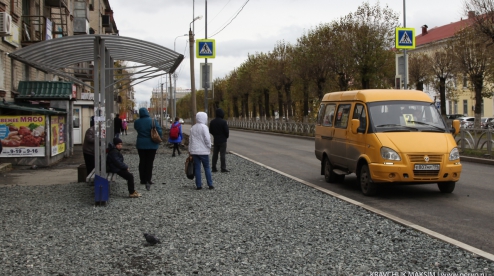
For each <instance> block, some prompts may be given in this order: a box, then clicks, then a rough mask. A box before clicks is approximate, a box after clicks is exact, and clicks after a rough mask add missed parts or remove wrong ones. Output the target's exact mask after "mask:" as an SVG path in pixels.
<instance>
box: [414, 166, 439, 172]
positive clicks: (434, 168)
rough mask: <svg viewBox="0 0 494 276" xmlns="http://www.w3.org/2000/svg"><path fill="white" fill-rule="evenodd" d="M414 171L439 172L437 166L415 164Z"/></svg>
mask: <svg viewBox="0 0 494 276" xmlns="http://www.w3.org/2000/svg"><path fill="white" fill-rule="evenodd" d="M415 170H416V171H439V164H435V165H433V164H415Z"/></svg>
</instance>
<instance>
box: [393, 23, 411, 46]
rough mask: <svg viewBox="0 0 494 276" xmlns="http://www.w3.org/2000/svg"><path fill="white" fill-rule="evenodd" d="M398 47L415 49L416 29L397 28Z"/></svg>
mask: <svg viewBox="0 0 494 276" xmlns="http://www.w3.org/2000/svg"><path fill="white" fill-rule="evenodd" d="M395 39H396V49H415V29H414V28H396V38H395Z"/></svg>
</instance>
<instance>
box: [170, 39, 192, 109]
mask: <svg viewBox="0 0 494 276" xmlns="http://www.w3.org/2000/svg"><path fill="white" fill-rule="evenodd" d="M183 36H188V34H183V35H179V36H177V37H175V40H174V41H173V51H174V52H176V50H175V46H176V43H177V38H179V37H183ZM170 83H171V80H170ZM175 117H177V73H173V118H175Z"/></svg>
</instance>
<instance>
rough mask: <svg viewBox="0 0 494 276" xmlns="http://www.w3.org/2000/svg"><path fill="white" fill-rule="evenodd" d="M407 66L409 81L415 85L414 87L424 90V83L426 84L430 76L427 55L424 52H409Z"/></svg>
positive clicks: (429, 63)
mask: <svg viewBox="0 0 494 276" xmlns="http://www.w3.org/2000/svg"><path fill="white" fill-rule="evenodd" d="M408 68H409V71H408V74H409V76H410V80H409V81H410V83H412V84H413V86H415V89H417V90H420V91H424V84H427V83H428V82H429V81H430V79H431V76H432V71H431V62H430V58H429V56H428V55H427V54H425V53H411V54H410V56H409V59H408Z"/></svg>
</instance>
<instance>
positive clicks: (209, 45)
mask: <svg viewBox="0 0 494 276" xmlns="http://www.w3.org/2000/svg"><path fill="white" fill-rule="evenodd" d="M196 57H197V58H215V57H216V43H215V40H214V39H198V40H196Z"/></svg>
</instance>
